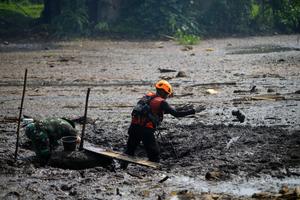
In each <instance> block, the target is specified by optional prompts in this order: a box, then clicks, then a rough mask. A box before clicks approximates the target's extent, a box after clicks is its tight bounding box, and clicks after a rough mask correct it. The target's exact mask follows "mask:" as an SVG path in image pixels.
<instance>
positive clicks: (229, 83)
mask: <svg viewBox="0 0 300 200" xmlns="http://www.w3.org/2000/svg"><path fill="white" fill-rule="evenodd" d="M212 85H236V82H221V83H197V84H193V85H190V86H187V87H198V86H212Z"/></svg>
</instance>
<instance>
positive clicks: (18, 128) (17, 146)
mask: <svg viewBox="0 0 300 200" xmlns="http://www.w3.org/2000/svg"><path fill="white" fill-rule="evenodd" d="M26 82H27V69H25V76H24V84H23V93H22V99H21V106H20V112H19V118H18V127H17V140H16V150H15V162H16V161H17V157H18V148H19V137H20V136H19V135H20V125H21V118H22V110H23V103H24V97H25V91H26Z"/></svg>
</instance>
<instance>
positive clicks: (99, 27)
mask: <svg viewBox="0 0 300 200" xmlns="http://www.w3.org/2000/svg"><path fill="white" fill-rule="evenodd" d="M94 29H95V31H96V32H99V33H106V32H109V26H108V23H107V22H103V21H100V22H98V23H97V24H96V26H95V28H94Z"/></svg>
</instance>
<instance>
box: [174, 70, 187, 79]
mask: <svg viewBox="0 0 300 200" xmlns="http://www.w3.org/2000/svg"><path fill="white" fill-rule="evenodd" d="M176 77H177V78H183V77H187V75H186V73H185V72H184V71H179V72H178V73H177V75H176Z"/></svg>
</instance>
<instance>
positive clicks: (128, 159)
mask: <svg viewBox="0 0 300 200" xmlns="http://www.w3.org/2000/svg"><path fill="white" fill-rule="evenodd" d="M83 149H84V150H86V151H90V152H94V153H97V154H99V155H102V156H105V157H109V158H114V159H117V160H122V161H126V162H129V163H134V164H138V165H142V166H146V167H151V168H154V169H159V167H160V166H159V164H158V163H155V162H151V161H148V160H143V159H140V158H135V157H132V156H128V155H124V154H122V153H120V152H116V151H112V150H107V149H103V148H99V147H95V146H92V145H91V144H88V143H85V145H84V147H83Z"/></svg>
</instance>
